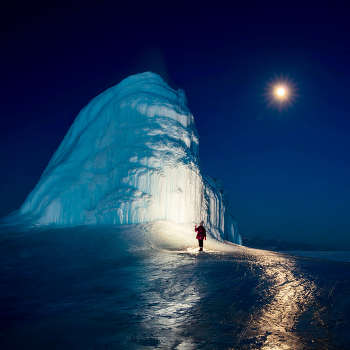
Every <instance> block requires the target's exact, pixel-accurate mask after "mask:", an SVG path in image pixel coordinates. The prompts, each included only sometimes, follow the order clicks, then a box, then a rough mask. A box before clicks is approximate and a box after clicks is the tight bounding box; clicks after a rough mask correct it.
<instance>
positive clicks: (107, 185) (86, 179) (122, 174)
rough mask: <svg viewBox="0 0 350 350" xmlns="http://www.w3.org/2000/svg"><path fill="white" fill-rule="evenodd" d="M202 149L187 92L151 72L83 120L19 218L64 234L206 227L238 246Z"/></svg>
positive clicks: (92, 106)
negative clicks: (167, 225) (159, 223)
mask: <svg viewBox="0 0 350 350" xmlns="http://www.w3.org/2000/svg"><path fill="white" fill-rule="evenodd" d="M198 146H199V140H198V133H197V130H196V128H195V124H194V118H193V116H192V114H191V112H190V110H189V109H188V107H187V99H186V96H185V92H184V91H183V90H181V89H180V90H178V91H175V90H173V89H171V88H170V87H169V86H168V85H167V84H166V83H165V82H164V81H163V80H162V78H161V77H160V76H159V75H157V74H154V73H151V72H146V73H142V74H137V75H134V76H130V77H128V78H126V79H124V80H123V81H122V82H121V83H120V84H118V85H116V86H114V87H112V88H110V89H108V90H107V91H105V92H104V93H102V94H101V95H99V96H97V97H96V98H94V99H93V100H92V101H91V102H90V103H89V104H88V105H87V106H86V107H85V108H84V109H83V110H82V111H81V112H80V113H79V115H78V116H77V118H76V119H75V121H74V123H73V125H72V126H71V128H70V129H69V131H68V132H67V134H66V136H65V138H64V139H63V141H62V143H61V144H60V146H59V147H58V149H57V150H56V152H55V154H54V155H53V157H52V159H51V160H50V162H49V164H48V166H47V168H46V169H45V171H44V173H43V174H42V176H41V178H40V180H39V182H38V184H37V185H36V187H35V188H34V189H33V191H32V192H31V193H30V194H29V195H28V197H27V199H26V201H25V202H24V203H23V205H22V206H21V208H20V210H19V213H20V214H22V215H26V216H30V217H33V218H34V217H35V218H36V221H37V222H38V223H39V224H41V225H52V224H54V225H60V226H74V225H90V224H102V225H110V224H112V225H115V224H117V225H118V224H135V223H146V222H151V221H155V220H161V219H168V220H172V221H173V222H175V223H180V224H183V223H198V222H199V221H201V220H203V221H204V222H205V225H206V227H207V228H208V230H209V232H210V233H211V234H212V235H213V236H214V237H215V238H217V239H220V240H222V239H224V240H228V241H230V242H234V243H238V244H241V237H240V235H239V233H238V231H237V225H236V223H235V221H234V218H233V215H232V212H231V210H230V208H229V205H228V201H227V195H226V193H225V191H224V189H223V186H222V183H221V182H220V181H219V180H215V179H211V178H210V177H209V176H207V175H204V174H203V173H202V171H201V166H200V160H199V156H198V151H199V147H198Z"/></svg>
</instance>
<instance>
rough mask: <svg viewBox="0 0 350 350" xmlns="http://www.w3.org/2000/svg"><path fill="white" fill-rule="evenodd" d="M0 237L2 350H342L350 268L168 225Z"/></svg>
mask: <svg viewBox="0 0 350 350" xmlns="http://www.w3.org/2000/svg"><path fill="white" fill-rule="evenodd" d="M0 229H1V238H0V240H1V242H0V253H1V263H0V267H1V278H0V287H1V299H0V307H1V308H0V324H1V328H0V348H1V349H11V350H12V349H21V350H25V349H36V350H41V349H65V350H67V349H75V350H76V349H91V350H92V349H93V350H102V349H105V350H106V349H186V350H187V349H350V345H349V344H350V335H349V334H350V328H349V325H350V320H349V315H350V293H349V292H350V282H349V281H350V264H348V263H341V262H330V261H321V260H315V259H311V258H303V257H293V256H288V255H284V254H281V253H272V252H267V251H263V250H254V249H249V248H245V247H239V246H236V245H234V244H229V243H228V244H224V243H220V242H217V241H216V240H214V239H210V238H208V240H207V241H205V243H204V247H205V249H206V251H205V252H198V250H197V241H196V240H195V234H194V231H193V225H176V224H173V223H171V222H169V221H158V222H154V223H152V224H140V225H130V226H119V227H113V226H110V227H102V226H99V227H75V228H69V229H47V230H39V229H32V230H30V231H29V232H28V231H26V230H25V229H24V228H23V227H22V228H21V227H18V228H16V229H14V228H11V227H4V226H2V227H0Z"/></svg>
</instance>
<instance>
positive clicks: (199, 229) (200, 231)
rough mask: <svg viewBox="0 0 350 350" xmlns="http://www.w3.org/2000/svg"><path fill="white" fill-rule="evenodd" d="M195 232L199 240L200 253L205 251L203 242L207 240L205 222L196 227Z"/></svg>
mask: <svg viewBox="0 0 350 350" xmlns="http://www.w3.org/2000/svg"><path fill="white" fill-rule="evenodd" d="M195 231H196V232H197V237H196V238H197V239H198V244H199V251H200V252H201V251H203V240H204V239H205V240H206V239H207V233H206V231H205V228H204V221H201V223H200V224H199V226H198V227H197V226H195Z"/></svg>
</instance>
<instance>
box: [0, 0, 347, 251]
mask: <svg viewBox="0 0 350 350" xmlns="http://www.w3.org/2000/svg"><path fill="white" fill-rule="evenodd" d="M23 6H24V7H23ZM1 16H2V19H1V21H0V25H1V43H2V44H1V56H0V57H1V87H2V91H1V104H0V116H1V132H0V133H1V135H0V199H1V200H0V217H2V216H4V215H6V214H8V213H10V212H12V211H13V210H16V209H18V208H19V207H20V205H21V204H22V203H23V201H24V200H25V198H26V196H27V195H28V194H29V192H30V191H31V190H32V189H33V187H34V186H35V184H36V183H37V181H38V180H39V177H40V176H41V174H42V172H43V171H44V169H45V167H46V165H47V164H48V162H49V160H50V158H51V156H52V155H53V153H54V152H55V150H56V149H57V147H58V145H59V144H60V142H61V141H62V139H63V137H64V135H65V134H66V132H67V131H68V129H69V127H70V126H71V124H72V123H73V121H74V119H75V117H76V116H77V114H78V113H79V111H80V110H81V109H82V108H83V107H84V106H85V105H86V104H87V103H88V102H89V101H90V100H91V99H92V98H94V97H95V96H97V95H98V94H100V93H101V92H103V91H105V90H106V89H108V88H109V87H111V86H114V85H116V84H118V83H119V82H120V81H121V80H122V79H124V78H126V77H127V76H129V75H131V74H135V73H140V72H144V71H153V72H156V73H158V74H160V75H161V76H162V78H163V79H164V80H165V81H166V82H167V83H168V84H169V85H170V86H171V87H172V88H175V89H178V88H183V89H185V90H186V93H187V98H188V100H189V108H190V110H191V111H192V113H193V114H194V117H195V121H196V127H197V129H198V132H199V135H200V157H201V161H202V166H203V169H204V171H205V172H206V173H208V174H209V175H210V176H211V177H214V178H220V179H221V180H222V181H223V183H224V185H225V188H226V190H227V193H228V195H229V201H230V204H231V206H232V208H233V211H234V214H235V217H236V220H237V222H238V225H239V228H240V233H241V234H242V236H247V237H255V236H261V237H264V238H274V237H281V238H284V239H287V240H291V241H300V242H304V243H310V244H326V245H328V246H329V247H330V248H338V249H348V250H350V235H349V233H350V215H349V213H350V185H349V180H350V159H349V158H350V157H349V155H350V137H349V135H350V120H349V115H350V113H349V96H350V84H349V83H350V26H349V21H348V12H347V10H346V8H345V7H344V8H341V7H339V6H335V5H328V6H324V7H322V5H320V3H319V2H307V1H306V2H303V3H302V4H300V5H298V4H296V3H293V2H282V4H280V5H277V4H273V3H269V2H267V3H266V4H264V5H261V4H259V5H256V4H254V3H253V2H250V3H249V4H248V5H235V4H232V5H228V4H226V3H225V2H212V3H207V4H206V5H203V2H191V1H187V2H181V1H180V2H179V1H177V2H167V1H150V2H129V1H109V2H103V1H99V2H93V1H84V2H82V1H71V2H64V1H60V2H56V3H55V2H49V4H48V3H47V2H46V3H43V4H42V3H39V2H34V3H30V4H29V3H28V4H27V5H22V4H20V3H15V2H12V3H11V4H9V5H7V7H5V8H2V10H1ZM276 74H278V75H280V74H283V75H285V76H286V75H288V76H289V77H290V78H293V79H294V81H295V82H297V83H298V88H299V94H300V97H298V98H297V101H296V102H295V103H294V107H293V108H289V109H288V110H284V111H283V112H282V113H279V112H278V110H274V109H266V103H265V102H264V98H263V96H262V93H263V92H264V90H263V88H264V86H265V85H266V83H267V82H268V81H269V79H270V78H273V77H274V76H275V75H276Z"/></svg>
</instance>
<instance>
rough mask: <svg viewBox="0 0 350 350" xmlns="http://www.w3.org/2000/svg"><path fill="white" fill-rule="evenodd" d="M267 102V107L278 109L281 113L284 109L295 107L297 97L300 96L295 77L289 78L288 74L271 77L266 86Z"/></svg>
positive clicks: (264, 94)
mask: <svg viewBox="0 0 350 350" xmlns="http://www.w3.org/2000/svg"><path fill="white" fill-rule="evenodd" d="M264 90H265V93H263V96H265V102H266V103H267V105H266V108H270V107H272V108H274V109H278V111H279V113H281V112H282V110H283V109H288V107H293V103H294V102H296V97H298V96H300V95H299V94H297V91H298V89H297V83H295V82H294V81H293V79H289V77H288V76H285V77H284V76H283V75H282V74H281V75H280V76H277V75H276V76H275V78H274V79H272V78H271V79H270V81H269V82H267V83H266V86H265V87H264Z"/></svg>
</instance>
